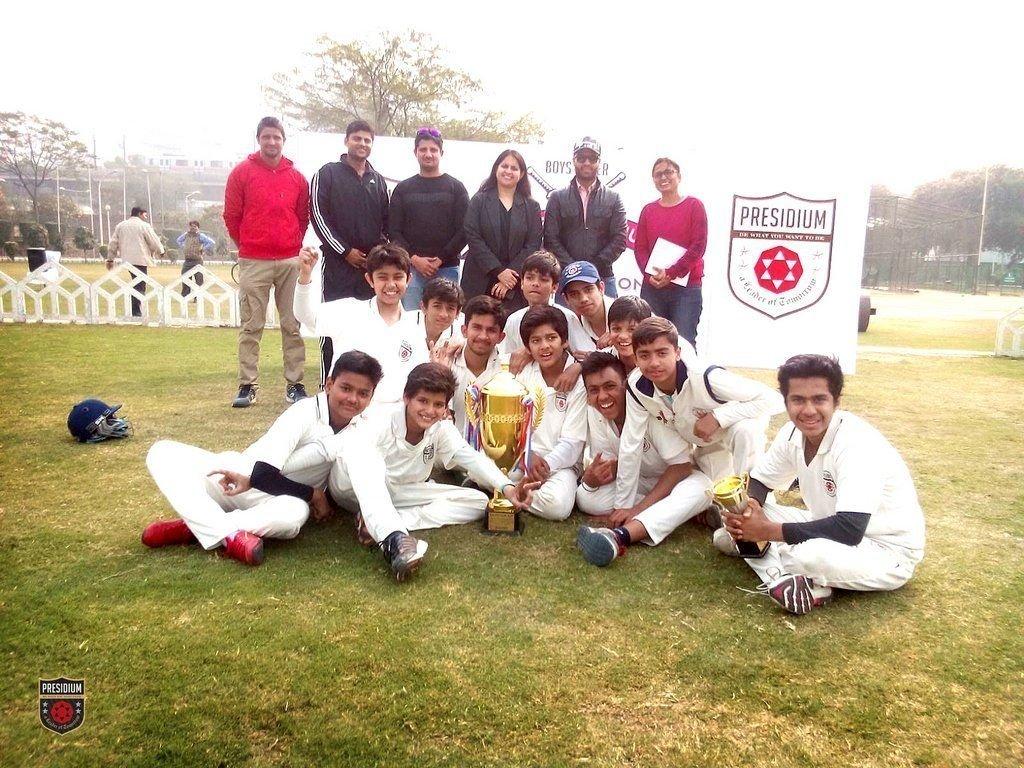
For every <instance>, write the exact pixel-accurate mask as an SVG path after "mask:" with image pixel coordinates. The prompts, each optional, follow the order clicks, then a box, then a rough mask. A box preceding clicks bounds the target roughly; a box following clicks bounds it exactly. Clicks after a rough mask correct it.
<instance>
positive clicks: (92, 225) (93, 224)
mask: <svg viewBox="0 0 1024 768" xmlns="http://www.w3.org/2000/svg"><path fill="white" fill-rule="evenodd" d="M85 175H86V178H87V179H88V181H89V231H90V232H91V233H92V236H93V237H96V220H95V219H93V213H94V212H93V207H92V168H89V167H88V166H86V169H85ZM100 239H101V240H102V238H100Z"/></svg>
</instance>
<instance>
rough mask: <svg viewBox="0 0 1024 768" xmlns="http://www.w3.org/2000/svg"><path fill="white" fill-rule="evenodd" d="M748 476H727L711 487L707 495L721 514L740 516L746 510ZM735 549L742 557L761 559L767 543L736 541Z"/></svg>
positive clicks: (766, 549)
mask: <svg viewBox="0 0 1024 768" xmlns="http://www.w3.org/2000/svg"><path fill="white" fill-rule="evenodd" d="M749 481H750V476H749V475H748V474H746V473H743V474H742V475H729V476H728V477H723V478H722V479H721V480H719V481H718V482H716V483H715V484H714V485H712V486H711V490H709V491H708V495H709V496H710V497H711V501H712V503H714V505H715V507H716V508H717V509H718V511H719V512H720V513H721V514H725V513H729V514H730V515H740V514H743V511H744V510H745V509H746V508H747V499H749V498H750V497H749V496H748V495H747V483H748V482H749ZM736 549H737V550H739V553H740V555H741V556H743V557H762V556H763V555H764V553H765V552H767V551H768V542H767V541H756V542H755V541H737V542H736Z"/></svg>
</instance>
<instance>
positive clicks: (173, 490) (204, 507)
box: [142, 351, 426, 581]
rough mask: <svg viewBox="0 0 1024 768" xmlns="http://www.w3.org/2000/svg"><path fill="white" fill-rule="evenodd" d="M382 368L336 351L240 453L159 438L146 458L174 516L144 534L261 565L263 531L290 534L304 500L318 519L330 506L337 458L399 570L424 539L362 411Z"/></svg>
mask: <svg viewBox="0 0 1024 768" xmlns="http://www.w3.org/2000/svg"><path fill="white" fill-rule="evenodd" d="M380 378H381V368H380V364H379V363H378V362H377V361H376V360H374V359H373V358H372V357H370V356H369V355H366V354H364V353H362V352H354V351H350V352H347V353H344V354H342V355H341V356H340V357H339V358H338V360H337V362H336V364H335V366H334V369H333V371H332V374H331V376H330V377H328V379H327V384H326V387H325V388H324V391H323V392H321V393H320V394H318V395H316V396H315V397H310V398H306V399H304V400H300V401H299V402H298V403H296V404H294V405H292V406H291V407H289V408H288V409H287V410H286V411H285V412H284V413H282V414H281V415H280V416H279V417H278V418H277V420H276V421H275V422H274V424H273V425H272V426H271V427H270V429H269V430H268V431H267V433H266V434H265V435H264V436H263V437H261V438H260V439H259V440H257V441H256V442H255V443H253V444H252V445H251V446H249V448H247V449H246V450H245V451H244V452H243V453H237V452H226V453H210V452H209V451H204V450H202V449H201V448H196V447H194V446H191V445H185V444H183V443H177V442H173V441H170V440H160V441H158V442H157V443H156V444H154V445H153V447H152V448H151V449H150V450H149V454H148V455H147V457H146V464H147V466H148V468H149V471H150V474H152V476H153V479H154V480H155V481H156V484H157V487H159V488H160V490H161V492H162V493H163V494H164V496H166V497H167V500H168V501H169V502H170V504H171V506H172V507H173V508H174V511H175V512H177V513H178V515H179V516H180V519H178V520H173V521H163V522H157V523H153V524H151V525H150V526H148V527H147V528H146V531H145V532H144V533H143V535H142V541H143V543H144V544H146V545H147V546H150V547H162V546H168V545H170V544H187V543H191V542H194V541H197V540H198V542H199V543H200V544H201V545H202V546H203V548H204V549H214V548H216V547H219V546H222V545H223V546H224V548H225V551H226V554H227V555H228V556H230V557H233V558H235V559H237V560H240V561H242V562H244V563H247V564H249V565H258V564H259V563H261V562H262V560H263V537H271V538H282V539H287V538H293V537H295V536H297V535H298V533H299V529H300V528H302V526H303V524H304V523H305V522H306V519H307V517H308V516H309V508H310V506H312V507H313V510H314V516H315V517H317V519H323V518H324V517H326V516H327V515H328V514H329V513H330V508H329V506H328V504H327V498H326V496H325V495H324V491H323V487H324V484H325V483H326V482H327V480H328V475H330V474H332V473H333V472H336V471H338V468H339V467H340V468H341V471H343V472H344V473H345V474H346V475H347V476H348V477H350V478H352V480H351V482H350V484H349V486H348V491H349V492H350V493H351V495H352V497H353V498H357V499H359V501H360V502H361V503H362V505H363V506H364V507H365V508H366V510H367V511H368V517H367V520H368V524H370V525H372V527H373V528H374V530H376V531H377V534H378V538H377V540H378V541H380V542H382V544H385V543H386V544H385V546H384V547H383V548H384V551H385V556H386V557H387V559H388V562H389V563H390V564H391V566H392V569H393V570H394V571H395V575H396V576H397V577H398V578H399V580H400V581H401V580H402V579H404V578H405V577H406V576H408V575H409V574H410V573H411V572H412V571H413V570H415V567H416V565H418V562H419V560H420V559H422V556H423V552H425V551H426V548H425V546H423V547H418V545H419V544H425V542H416V540H415V539H413V538H412V537H411V536H409V535H408V531H407V529H406V528H405V527H404V526H403V525H402V522H401V519H400V518H399V517H398V513H397V512H396V511H395V509H394V506H393V505H392V503H391V499H390V497H389V495H388V492H387V488H386V485H385V482H384V480H385V466H384V460H383V458H382V456H381V454H380V453H378V452H377V451H376V450H375V445H376V443H375V440H376V435H377V433H376V431H374V430H373V429H372V428H371V425H370V424H368V423H367V421H366V419H365V418H364V417H363V415H362V414H363V410H364V409H365V408H366V406H367V404H368V403H369V402H370V398H371V397H372V395H373V388H374V386H376V383H377V382H378V381H380ZM215 475H220V476H221V478H220V480H219V481H217V480H214V479H213V476H215ZM418 549H422V551H419V552H417V550H418Z"/></svg>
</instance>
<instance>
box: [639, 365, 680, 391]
mask: <svg viewBox="0 0 1024 768" xmlns="http://www.w3.org/2000/svg"><path fill="white" fill-rule="evenodd" d="M685 383H686V365H685V364H684V363H683V361H682V360H676V392H675V393H676V394H677V395H678V394H679V393H680V392H682V391H683V385H684V384H685ZM636 388H637V390H639V391H640V393H641V394H644V395H647V397H654V382H653V381H651V380H650V379H648V378H647V377H646V376H641V377H640V378H639V379H637V380H636Z"/></svg>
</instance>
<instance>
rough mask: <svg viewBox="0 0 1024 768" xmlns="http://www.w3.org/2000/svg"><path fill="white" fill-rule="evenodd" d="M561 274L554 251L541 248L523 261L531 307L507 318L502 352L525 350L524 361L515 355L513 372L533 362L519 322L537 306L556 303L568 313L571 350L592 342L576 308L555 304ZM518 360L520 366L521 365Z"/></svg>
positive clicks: (524, 280) (526, 294)
mask: <svg viewBox="0 0 1024 768" xmlns="http://www.w3.org/2000/svg"><path fill="white" fill-rule="evenodd" d="M561 274H562V270H561V268H560V267H559V266H558V259H557V258H555V255H554V254H553V253H550V252H548V251H543V250H541V251H537V252H536V253H533V254H530V255H529V256H527V257H526V261H524V262H523V276H522V290H523V297H524V298H525V299H526V302H527V306H525V307H523V308H522V309H519V310H516V311H515V312H513V313H512V314H511V315H509V317H508V320H506V321H505V342H504V344H503V346H502V351H503V352H504V353H505V354H507V355H512V354H513V353H514V352H518V351H519V350H524V351H523V352H522V353H521V355H522V357H521V358H520V360H518V361H517V360H516V359H515V357H513V359H512V362H511V366H512V368H511V370H512V373H518V372H519V371H520V370H522V368H521V367H520V365H525V364H526V363H528V362H529V359H528V357H527V356H526V355H527V353H526V352H525V350H526V345H525V344H524V343H523V337H522V335H521V334H520V333H519V324H520V323H522V322H523V317H524V316H525V315H526V313H527V312H528V311H529V310H530V309H532V308H533V307H548V306H552V307H556V308H557V309H558V310H559V311H560V312H561V313H562V314H564V315H565V320H566V323H567V324H568V328H569V349H570V350H572V349H575V348H576V347H578V346H581V345H583V346H586V345H587V343H588V337H587V335H586V333H584V331H583V326H582V325H581V324H580V319H579V318H578V317H576V315H575V314H574V313H573V312H572V310H570V309H568V308H567V307H563V306H562V305H560V304H555V303H554V301H555V287H556V286H557V285H558V279H559V277H561ZM517 362H518V363H520V365H517Z"/></svg>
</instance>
